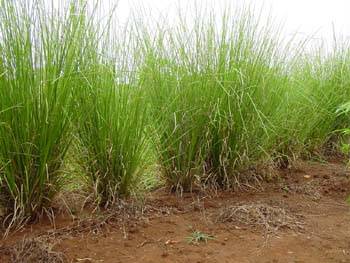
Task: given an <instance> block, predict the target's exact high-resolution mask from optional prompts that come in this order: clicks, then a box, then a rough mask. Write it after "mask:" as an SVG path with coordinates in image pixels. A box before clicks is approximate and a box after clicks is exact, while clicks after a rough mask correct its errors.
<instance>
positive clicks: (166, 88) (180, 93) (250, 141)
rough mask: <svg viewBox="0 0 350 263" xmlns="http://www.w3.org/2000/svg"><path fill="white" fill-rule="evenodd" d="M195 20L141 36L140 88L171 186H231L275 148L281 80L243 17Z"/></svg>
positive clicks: (272, 54) (272, 50) (266, 35)
mask: <svg viewBox="0 0 350 263" xmlns="http://www.w3.org/2000/svg"><path fill="white" fill-rule="evenodd" d="M209 17H210V18H209V19H208V20H207V19H204V18H202V17H198V18H197V20H195V24H194V26H193V28H189V27H187V26H186V24H180V25H179V26H178V27H176V28H172V30H165V29H162V28H161V29H160V30H159V32H160V33H159V35H158V38H157V39H156V40H155V41H154V40H153V39H151V38H150V37H147V34H144V35H143V36H146V37H145V38H144V40H145V46H146V55H145V65H144V68H143V70H142V71H141V85H143V86H144V87H145V89H146V90H147V94H148V97H149V99H150V104H151V108H152V111H151V112H152V114H153V119H154V126H155V127H156V131H157V132H156V134H157V135H158V139H157V140H156V142H157V146H158V148H157V149H158V154H159V157H160V164H161V166H162V168H163V174H164V177H165V179H166V180H167V183H168V185H169V186H171V187H172V188H175V189H180V190H190V189H191V188H192V186H193V184H194V183H198V182H199V183H200V182H206V181H208V182H209V181H211V183H216V184H219V185H221V186H224V185H225V186H226V185H230V184H232V183H234V181H235V177H234V171H235V170H237V169H238V168H242V167H244V166H247V165H249V164H251V163H253V162H255V161H258V160H260V159H261V158H263V157H264V155H265V154H266V151H267V150H268V149H269V150H270V149H271V148H272V147H273V146H274V145H275V144H276V133H277V132H278V127H275V126H274V123H273V121H274V119H273V118H275V117H276V118H279V117H280V116H277V115H276V113H275V111H276V110H278V108H279V107H280V104H281V103H282V101H281V100H282V98H283V92H284V89H285V86H284V85H285V83H286V81H287V78H286V77H285V76H284V73H283V71H282V68H280V66H279V64H278V62H280V61H279V60H278V57H277V55H278V54H277V46H276V43H274V40H273V36H272V35H270V32H271V31H270V28H269V27H266V28H260V29H258V28H259V27H258V26H257V25H258V22H257V21H255V20H254V19H253V17H252V16H251V15H250V13H249V12H248V11H242V12H240V13H235V20H232V19H231V17H227V16H224V18H223V21H222V23H221V24H220V28H221V29H220V30H219V31H218V30H217V27H216V24H215V21H214V19H213V16H209Z"/></svg>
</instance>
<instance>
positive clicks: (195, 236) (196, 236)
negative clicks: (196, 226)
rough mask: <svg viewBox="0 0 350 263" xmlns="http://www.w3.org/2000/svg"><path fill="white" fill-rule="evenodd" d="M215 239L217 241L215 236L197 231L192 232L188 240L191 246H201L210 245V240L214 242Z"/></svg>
mask: <svg viewBox="0 0 350 263" xmlns="http://www.w3.org/2000/svg"><path fill="white" fill-rule="evenodd" d="M213 239H215V237H214V236H212V235H208V234H206V233H203V232H201V231H197V230H195V231H194V232H192V233H191V235H190V236H188V237H187V238H186V240H187V242H188V243H189V244H195V245H197V244H199V243H200V242H205V243H208V241H209V240H213Z"/></svg>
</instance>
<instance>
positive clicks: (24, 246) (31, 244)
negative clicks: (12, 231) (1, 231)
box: [8, 238, 65, 263]
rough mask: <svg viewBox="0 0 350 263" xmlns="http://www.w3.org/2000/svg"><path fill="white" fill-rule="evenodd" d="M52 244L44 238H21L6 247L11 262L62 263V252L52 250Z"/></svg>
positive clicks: (63, 258) (63, 260)
mask: <svg viewBox="0 0 350 263" xmlns="http://www.w3.org/2000/svg"><path fill="white" fill-rule="evenodd" d="M52 247H53V245H52V244H51V243H49V242H46V241H45V240H42V239H39V238H36V239H23V240H22V241H20V242H18V243H16V244H15V245H14V246H12V247H11V248H9V249H8V253H9V256H10V262H11V263H63V262H65V257H64V255H63V254H62V253H59V252H55V251H53V250H52Z"/></svg>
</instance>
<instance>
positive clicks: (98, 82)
mask: <svg viewBox="0 0 350 263" xmlns="http://www.w3.org/2000/svg"><path fill="white" fill-rule="evenodd" d="M108 26H112V25H111V24H109V25H107V27H108ZM127 28H128V29H129V28H130V29H132V28H131V27H127ZM103 31H104V30H102V29H97V31H96V30H95V31H93V32H95V33H96V32H102V35H100V36H99V37H97V38H96V34H95V36H90V40H91V39H95V40H96V39H99V41H95V42H94V43H92V45H91V46H90V47H89V52H88V53H89V55H88V57H87V58H86V59H85V62H84V65H85V66H86V68H84V70H83V71H84V74H83V78H82V82H81V84H80V85H81V87H82V88H81V89H80V90H81V91H80V92H79V94H80V95H79V96H78V98H79V100H80V102H79V111H80V112H81V118H80V120H79V123H78V125H77V139H78V151H79V154H80V158H81V160H82V167H83V168H84V171H85V177H86V179H87V182H88V185H89V186H90V189H92V192H93V193H94V197H95V200H96V203H97V204H99V205H105V206H108V205H111V204H113V203H114V202H115V201H116V200H117V199H119V198H123V197H124V198H125V197H129V196H135V195H138V193H137V192H138V191H141V190H142V189H141V188H142V186H141V183H142V179H143V178H144V175H143V174H144V173H145V169H146V168H147V167H146V163H147V162H148V159H150V157H149V156H148V155H149V141H148V138H147V136H146V130H147V120H148V107H147V104H146V103H145V100H144V96H145V94H144V92H143V91H142V90H140V89H139V88H138V87H137V85H136V76H137V75H136V73H135V72H134V66H133V65H134V64H135V63H137V59H136V58H133V57H131V56H130V52H131V50H133V49H135V46H134V44H135V45H137V43H135V42H134V40H133V39H128V37H130V36H128V35H124V36H125V38H122V41H120V39H115V38H114V36H113V35H110V34H109V33H108V31H107V33H103ZM122 34H124V33H122ZM124 40H125V41H124ZM101 42H102V43H103V44H102V45H101Z"/></svg>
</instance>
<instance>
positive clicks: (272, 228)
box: [215, 203, 303, 233]
mask: <svg viewBox="0 0 350 263" xmlns="http://www.w3.org/2000/svg"><path fill="white" fill-rule="evenodd" d="M215 221H216V222H222V223H227V222H232V223H238V224H244V225H248V226H251V227H259V228H263V229H264V230H265V231H266V232H267V233H274V232H276V231H277V230H279V229H281V228H287V229H292V230H301V229H303V223H302V221H301V218H300V216H297V215H293V214H292V213H291V212H289V211H287V210H286V209H284V208H282V207H278V206H272V205H269V204H264V203H252V204H238V205H232V206H227V207H224V208H222V209H220V210H219V214H216V215H215Z"/></svg>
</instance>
